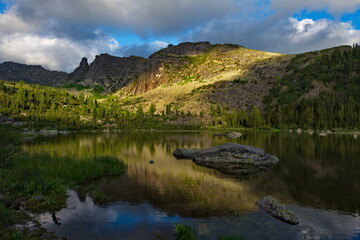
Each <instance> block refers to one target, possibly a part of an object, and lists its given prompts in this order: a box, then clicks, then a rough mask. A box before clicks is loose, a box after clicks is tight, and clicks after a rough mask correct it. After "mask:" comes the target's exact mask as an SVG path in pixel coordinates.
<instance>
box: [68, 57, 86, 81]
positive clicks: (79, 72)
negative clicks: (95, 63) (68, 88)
mask: <svg viewBox="0 0 360 240" xmlns="http://www.w3.org/2000/svg"><path fill="white" fill-rule="evenodd" d="M89 68H90V66H89V63H88V61H87V58H85V57H84V58H83V59H81V62H80V65H79V66H78V67H77V68H76V69H75V70H74V72H72V73H70V74H69V78H68V82H75V83H76V82H79V81H81V80H82V79H84V78H85V75H86V73H87V71H88V70H89Z"/></svg>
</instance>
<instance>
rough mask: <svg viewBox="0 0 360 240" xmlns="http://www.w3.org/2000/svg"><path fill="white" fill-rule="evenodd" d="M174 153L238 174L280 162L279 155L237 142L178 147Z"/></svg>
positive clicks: (180, 156) (201, 163) (183, 157)
mask: <svg viewBox="0 0 360 240" xmlns="http://www.w3.org/2000/svg"><path fill="white" fill-rule="evenodd" d="M173 155H174V156H175V157H176V158H178V159H181V158H182V159H192V160H193V162H194V163H195V164H197V165H199V166H204V167H208V168H213V169H216V170H218V171H220V172H223V173H227V174H232V175H238V176H246V175H250V174H255V173H259V172H262V171H267V170H269V169H271V168H273V167H274V166H275V165H276V164H277V163H278V162H279V159H278V158H277V157H275V156H273V155H270V154H268V153H266V152H265V151H264V150H263V149H260V148H256V147H252V146H247V145H240V144H236V143H225V144H222V145H219V146H215V147H211V148H208V149H176V150H175V151H174V153H173Z"/></svg>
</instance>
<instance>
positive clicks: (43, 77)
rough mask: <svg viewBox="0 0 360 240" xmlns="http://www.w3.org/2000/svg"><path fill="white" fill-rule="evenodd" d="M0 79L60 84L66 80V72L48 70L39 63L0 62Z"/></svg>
mask: <svg viewBox="0 0 360 240" xmlns="http://www.w3.org/2000/svg"><path fill="white" fill-rule="evenodd" d="M0 79H1V80H6V81H12V82H19V81H24V82H26V83H31V84H40V85H48V86H60V85H62V84H65V83H66V82H67V79H68V74H67V73H65V72H59V71H49V70H47V69H45V68H43V67H42V66H40V65H26V64H21V63H15V62H4V63H0Z"/></svg>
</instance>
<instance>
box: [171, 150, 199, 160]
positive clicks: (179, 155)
mask: <svg viewBox="0 0 360 240" xmlns="http://www.w3.org/2000/svg"><path fill="white" fill-rule="evenodd" d="M199 151H200V150H199V149H196V148H189V149H186V148H178V149H176V150H175V151H174V152H173V155H174V157H175V158H176V159H193V158H194V157H195V155H196V154H197V153H199Z"/></svg>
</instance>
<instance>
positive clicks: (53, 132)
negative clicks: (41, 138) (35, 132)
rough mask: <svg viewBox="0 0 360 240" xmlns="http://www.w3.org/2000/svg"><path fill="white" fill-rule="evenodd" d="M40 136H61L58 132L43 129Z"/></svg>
mask: <svg viewBox="0 0 360 240" xmlns="http://www.w3.org/2000/svg"><path fill="white" fill-rule="evenodd" d="M39 134H40V135H57V134H59V131H58V130H48V129H41V130H40V131H39Z"/></svg>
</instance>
